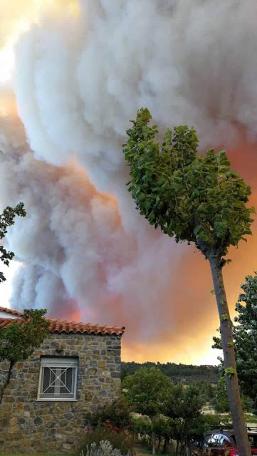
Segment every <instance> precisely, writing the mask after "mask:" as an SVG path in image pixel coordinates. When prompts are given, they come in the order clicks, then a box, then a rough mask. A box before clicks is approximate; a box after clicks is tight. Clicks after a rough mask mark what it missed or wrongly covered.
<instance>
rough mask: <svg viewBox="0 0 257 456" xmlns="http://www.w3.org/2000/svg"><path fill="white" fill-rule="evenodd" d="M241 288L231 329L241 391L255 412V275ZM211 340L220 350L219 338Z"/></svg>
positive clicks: (256, 364) (256, 391) (256, 334)
mask: <svg viewBox="0 0 257 456" xmlns="http://www.w3.org/2000/svg"><path fill="white" fill-rule="evenodd" d="M241 288H242V293H241V294H240V295H239V298H238V302H237V304H236V310H237V316H236V317H235V323H236V324H235V326H234V328H233V337H234V344H235V349H236V359H237V370H238V377H239V382H240V386H241V389H242V391H243V393H244V394H245V395H246V396H248V397H249V398H250V399H251V400H252V402H253V408H254V410H255V411H257V273H255V274H254V275H252V276H247V277H246V278H245V282H244V283H243V284H242V285H241ZM213 339H214V346H213V347H214V348H219V349H220V348H221V341H220V338H219V337H214V338H213Z"/></svg>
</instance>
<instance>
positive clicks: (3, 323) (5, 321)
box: [0, 318, 20, 329]
mask: <svg viewBox="0 0 257 456" xmlns="http://www.w3.org/2000/svg"><path fill="white" fill-rule="evenodd" d="M16 321H20V320H18V319H16V318H0V329H3V328H6V327H7V326H8V325H9V324H10V323H13V322H16Z"/></svg>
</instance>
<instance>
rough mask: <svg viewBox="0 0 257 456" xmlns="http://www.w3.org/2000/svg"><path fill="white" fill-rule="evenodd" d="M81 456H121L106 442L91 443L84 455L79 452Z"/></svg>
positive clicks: (118, 451)
mask: <svg viewBox="0 0 257 456" xmlns="http://www.w3.org/2000/svg"><path fill="white" fill-rule="evenodd" d="M80 454H81V456H122V455H121V452H120V450H117V449H115V448H113V447H112V444H111V443H110V442H109V441H108V440H101V441H100V442H99V444H98V445H97V444H96V443H91V444H90V445H88V446H87V448H86V453H85V451H84V450H81V453H80Z"/></svg>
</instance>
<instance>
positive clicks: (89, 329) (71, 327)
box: [0, 307, 125, 336]
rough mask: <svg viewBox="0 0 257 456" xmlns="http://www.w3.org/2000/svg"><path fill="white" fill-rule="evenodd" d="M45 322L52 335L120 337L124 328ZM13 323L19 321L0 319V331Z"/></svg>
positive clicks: (58, 321)
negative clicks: (47, 323)
mask: <svg viewBox="0 0 257 456" xmlns="http://www.w3.org/2000/svg"><path fill="white" fill-rule="evenodd" d="M0 311H1V312H6V313H9V314H11V315H16V316H18V317H22V313H20V312H16V311H15V310H12V312H9V309H5V308H4V307H0ZM47 320H48V321H49V332H50V333H53V334H56V333H57V334H98V335H115V336H121V335H122V334H123V333H124V331H125V327H124V326H123V327H117V326H100V325H94V324H91V323H82V322H79V323H78V322H75V321H66V320H53V319H51V318H47ZM15 321H20V319H19V320H16V319H11V318H0V329H2V328H5V327H6V326H8V325H9V324H11V323H13V322H15Z"/></svg>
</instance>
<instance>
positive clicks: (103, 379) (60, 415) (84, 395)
mask: <svg viewBox="0 0 257 456" xmlns="http://www.w3.org/2000/svg"><path fill="white" fill-rule="evenodd" d="M21 318H22V313H20V312H17V311H14V310H10V309H5V308H3V307H0V330H1V328H4V327H5V326H6V325H9V324H11V323H12V322H13V321H15V319H21ZM49 322H50V324H49V337H47V338H45V340H44V342H43V343H42V345H41V346H40V348H39V349H37V350H36V351H34V353H33V355H32V356H31V357H30V358H29V359H28V360H26V361H23V362H19V363H17V364H16V365H15V368H14V370H13V374H12V377H11V380H10V383H9V385H8V387H7V388H6V390H5V393H4V397H3V401H2V403H1V404H0V449H1V450H3V451H9V452H10V451H18V452H20V451H24V452H30V451H31V452H33V451H34V450H36V451H37V452H40V451H52V450H54V451H56V450H57V451H61V452H65V451H67V452H68V451H69V450H73V449H75V448H76V447H77V445H78V443H79V442H80V441H81V438H82V436H83V432H84V430H85V416H86V414H87V413H88V412H94V411H95V410H96V409H97V408H98V407H99V406H102V405H103V404H104V403H107V402H111V401H113V400H114V399H115V398H116V397H117V395H118V393H119V390H120V370H121V358H120V355H121V336H122V334H123V332H124V328H117V327H109V326H99V325H93V324H87V323H75V322H69V321H60V320H53V319H49ZM6 368H7V366H6V365H5V364H4V363H0V384H1V378H2V381H3V378H4V376H5V375H6Z"/></svg>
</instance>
